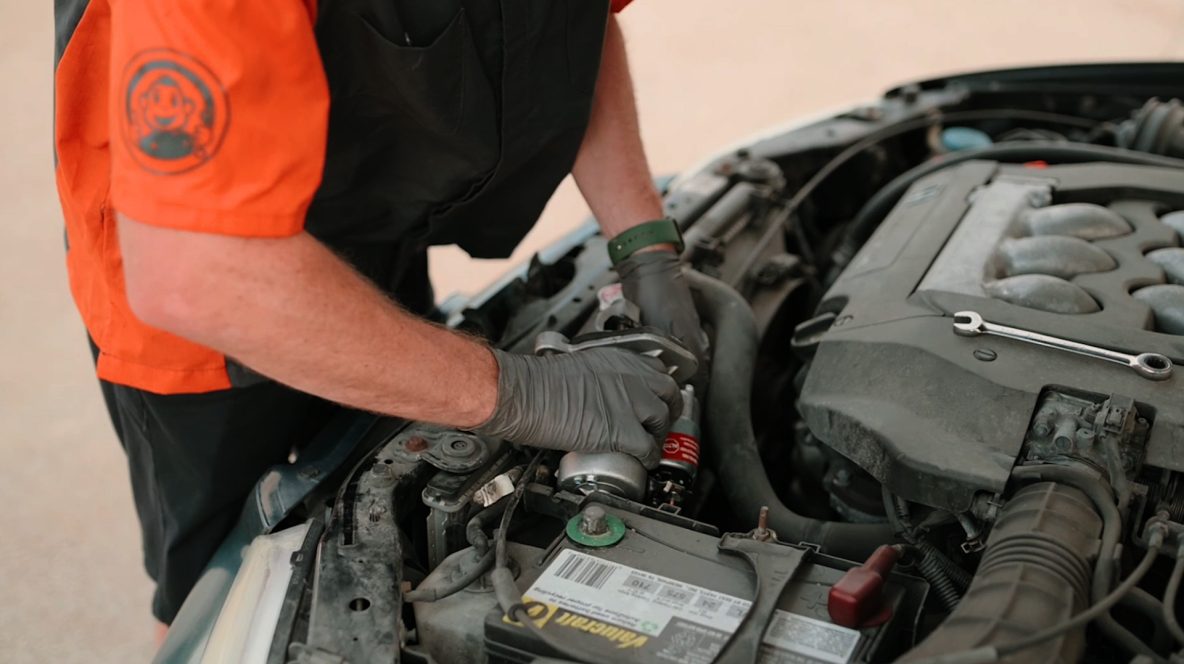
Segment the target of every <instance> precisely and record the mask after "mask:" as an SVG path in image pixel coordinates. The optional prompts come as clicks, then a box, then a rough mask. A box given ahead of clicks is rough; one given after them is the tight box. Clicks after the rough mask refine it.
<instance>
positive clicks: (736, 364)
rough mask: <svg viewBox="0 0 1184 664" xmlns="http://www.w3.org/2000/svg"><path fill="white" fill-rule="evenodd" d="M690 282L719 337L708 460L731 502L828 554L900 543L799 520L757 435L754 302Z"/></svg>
mask: <svg viewBox="0 0 1184 664" xmlns="http://www.w3.org/2000/svg"><path fill="white" fill-rule="evenodd" d="M686 274H687V278H688V279H689V281H690V284H691V288H692V289H693V290H694V292H695V295H696V302H697V304H698V308H699V315H700V316H702V318H703V320H704V322H706V323H707V324H708V326H709V327H710V328H711V329H713V330H714V338H712V340H711V342H712V348H713V349H714V350H713V352H714V357H713V358H712V365H711V382H710V384H709V388H708V390H707V399H706V402H705V408H704V412H703V419H704V429H705V432H706V434H707V435H706V436H705V442H706V445H707V446H708V450H709V452H708V457H709V458H710V459H711V461H712V463H713V464H714V466H715V472H716V474H717V475H718V478H719V482H718V483H719V485H720V487H721V488H722V490H723V492H724V495H725V496H726V497H727V500H728V503H729V504H730V505H731V506H732V509H733V510H735V512H736V513H737V514H739V515H740V516H741V517H743V518H750V519H752V520H753V521H754V522H755V521H756V517H757V514H758V513H759V512H760V509H761V507H766V506H767V507H768V508H769V527H770V528H772V529H773V530H774V531H776V532H777V536H778V538H779V539H781V540H783V541H786V542H809V543H813V544H817V545H818V546H819V547H820V548H821V549H822V551H823V552H825V553H828V554H831V555H834V556H838V557H840V558H847V559H850V560H864V559H866V558H867V556H868V555H870V554H871V553H872V551H874V550H875V549H876V547H878V546H880V545H881V544H885V543H887V542H890V541H892V539H893V533H892V528H891V527H890V526H888V525H887V524H863V523H858V524H857V523H841V522H837V521H822V520H819V519H812V518H810V517H806V516H802V515H800V514H797V513H795V512H794V511H793V510H791V509H789V508H788V507H786V506H785V505H784V504H783V503H782V502H781V500H780V499H779V498H778V497H777V493H776V492H775V491H774V490H773V485H772V484H771V483H770V482H769V476H768V474H766V472H765V468H764V464H763V462H762V461H761V455H760V451H759V450H758V449H757V445H756V434H755V433H754V432H753V430H752V409H751V405H752V403H751V402H752V378H753V371H754V369H755V367H756V356H757V346H758V339H757V328H756V320H755V319H754V318H753V315H752V308H751V307H749V306H748V302H746V301H745V300H744V298H743V297H742V296H741V295H740V294H739V293H737V292H736V291H735V290H734V289H733V288H732V287H730V286H728V285H727V284H725V283H723V282H721V281H719V280H717V279H712V278H711V277H708V276H706V275H704V274H702V273H699V272H695V271H694V270H688V271H687V273H686Z"/></svg>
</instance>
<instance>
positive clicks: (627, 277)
mask: <svg viewBox="0 0 1184 664" xmlns="http://www.w3.org/2000/svg"><path fill="white" fill-rule="evenodd" d="M616 270H617V274H618V275H620V277H621V290H622V293H623V294H624V295H625V299H627V300H629V301H630V302H632V303H633V304H636V305H637V307H638V308H639V309H641V322H642V323H643V324H645V325H648V326H650V327H656V328H658V329H659V330H661V331H662V332H665V333H666V334H669V335H670V336H672V337H674V338H676V339H678V340H679V341H680V342H682V345H683V346H686V348H687V350H689V351H691V352H692V353H694V354H695V357H697V358H698V359H699V372H698V374H697V376H696V378H695V381H696V382H699V381H700V379H701V378H702V377H703V376H704V375H706V371H707V359H708V342H707V335H706V334H704V333H703V325H702V323H700V322H699V313H698V312H697V311H695V303H694V301H693V300H692V299H691V289H690V287H689V286H688V285H687V280H686V277H684V276H683V274H682V261H681V260H679V257H678V254H676V253H674V252H672V251H650V252H646V253H641V254H633V255H632V256H630V257H628V258H626V259H625V260H623V261H621V262H620V263H617V266H616ZM696 387H702V385H696Z"/></svg>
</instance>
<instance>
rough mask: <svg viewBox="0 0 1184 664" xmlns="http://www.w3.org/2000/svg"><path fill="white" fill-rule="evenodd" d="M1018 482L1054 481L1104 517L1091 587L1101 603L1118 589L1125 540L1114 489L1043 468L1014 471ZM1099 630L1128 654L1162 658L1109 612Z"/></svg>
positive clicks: (1075, 471)
mask: <svg viewBox="0 0 1184 664" xmlns="http://www.w3.org/2000/svg"><path fill="white" fill-rule="evenodd" d="M1012 476H1013V477H1015V478H1016V479H1031V480H1052V481H1054V482H1062V483H1064V484H1068V485H1069V486H1072V487H1074V488H1075V489H1077V490H1078V491H1081V492H1082V493H1084V494H1085V495H1086V497H1088V498H1089V500H1090V502H1092V503H1093V505H1094V509H1095V510H1097V512H1098V514H1099V515H1100V516H1101V517H1102V543H1101V546H1100V547H1099V548H1098V560H1097V562H1096V563H1095V564H1094V574H1093V582H1092V584H1091V585H1090V600H1091V601H1093V602H1095V603H1097V602H1099V601H1101V599H1102V598H1103V597H1105V595H1106V593H1108V592H1110V588H1111V587H1112V586H1113V585H1114V568H1115V566H1116V565H1117V562H1118V561H1117V557H1118V556H1117V552H1118V540H1119V539H1120V538H1121V537H1122V515H1121V514H1119V512H1118V507H1117V506H1115V504H1114V496H1113V495H1112V494H1111V492H1110V488H1109V487H1108V486H1107V485H1106V484H1105V483H1104V482H1102V481H1101V480H1100V479H1098V478H1097V477H1095V476H1093V475H1091V474H1089V473H1088V472H1086V471H1084V470H1081V469H1079V468H1071V467H1067V466H1056V465H1052V464H1042V465H1038V466H1024V467H1021V468H1016V469H1015V470H1013V471H1012ZM1097 626H1098V629H1099V630H1101V631H1102V633H1103V634H1105V635H1106V636H1107V637H1109V638H1110V639H1111V640H1112V641H1114V642H1115V643H1118V644H1119V645H1121V646H1122V647H1123V648H1124V649H1126V650H1127V651H1128V652H1131V653H1135V654H1138V655H1146V656H1148V657H1158V655H1156V654H1155V651H1154V650H1152V649H1151V648H1150V647H1149V646H1148V645H1147V644H1146V643H1144V642H1143V640H1142V639H1140V638H1139V637H1137V636H1135V635H1134V634H1132V633H1131V631H1130V630H1128V629H1127V628H1125V627H1123V626H1122V625H1120V624H1119V623H1118V621H1117V620H1115V619H1114V616H1112V615H1110V612H1108V611H1107V612H1105V613H1103V614H1102V615H1101V617H1099V618H1098V619H1097Z"/></svg>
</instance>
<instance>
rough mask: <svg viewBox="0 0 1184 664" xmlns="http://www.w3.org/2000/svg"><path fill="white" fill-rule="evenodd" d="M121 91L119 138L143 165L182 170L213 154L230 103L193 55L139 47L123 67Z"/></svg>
mask: <svg viewBox="0 0 1184 664" xmlns="http://www.w3.org/2000/svg"><path fill="white" fill-rule="evenodd" d="M123 89H124V91H125V92H124V103H123V107H124V108H123V110H124V121H123V138H124V141H125V142H126V143H127V147H128V149H129V150H130V151H131V153H132V156H133V157H134V158H135V160H136V162H137V163H139V164H140V165H141V166H143V167H144V168H145V169H147V170H149V171H152V172H153V173H160V174H163V175H171V174H174V173H184V172H186V171H190V170H193V169H194V168H197V167H198V166H201V165H202V164H204V163H206V162H207V161H209V160H210V158H211V157H213V156H214V154H215V153H217V152H218V147H219V146H220V145H221V144H222V138H223V136H225V135H226V127H227V125H229V124H230V106H229V104H228V103H227V100H226V91H225V90H223V89H222V84H221V83H219V82H218V79H217V78H215V77H214V74H213V73H212V72H210V70H209V68H207V67H206V66H205V65H203V64H202V63H200V62H198V61H197V60H196V59H195V58H192V57H190V56H188V55H185V54H183V53H178V52H176V51H172V50H168V49H153V50H149V51H141V52H140V53H138V54H136V56H135V57H134V58H132V61H131V62H129V63H128V65H127V68H126V69H125V70H124V78H123Z"/></svg>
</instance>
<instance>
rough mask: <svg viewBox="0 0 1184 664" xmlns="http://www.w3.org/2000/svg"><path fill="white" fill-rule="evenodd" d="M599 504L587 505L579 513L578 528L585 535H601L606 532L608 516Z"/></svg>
mask: <svg viewBox="0 0 1184 664" xmlns="http://www.w3.org/2000/svg"><path fill="white" fill-rule="evenodd" d="M607 516H608V515H607V514H606V513H605V511H604V508H603V507H601V506H600V505H589V506H587V507H585V508H584V511H583V512H582V513H581V514H580V530H581V531H582V532H583V533H584V534H585V535H603V534H604V533H606V532H608V518H607Z"/></svg>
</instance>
